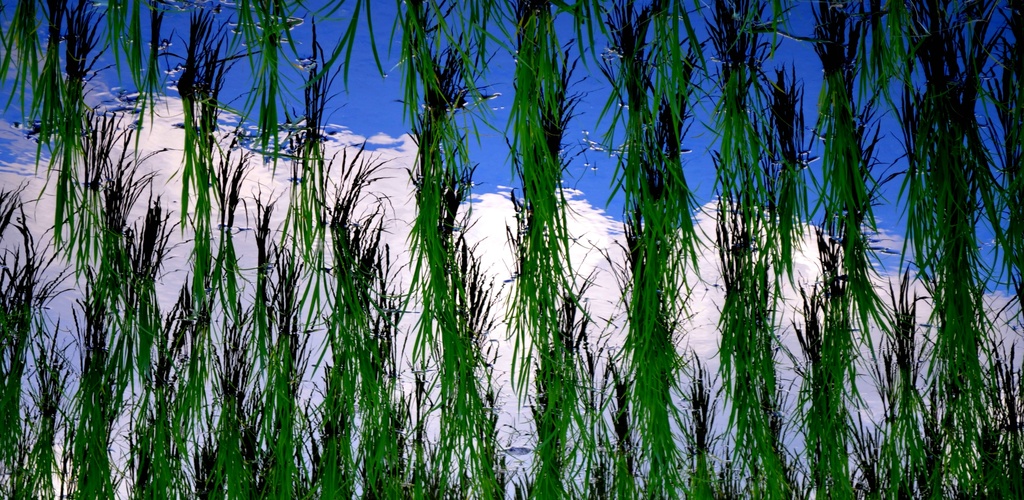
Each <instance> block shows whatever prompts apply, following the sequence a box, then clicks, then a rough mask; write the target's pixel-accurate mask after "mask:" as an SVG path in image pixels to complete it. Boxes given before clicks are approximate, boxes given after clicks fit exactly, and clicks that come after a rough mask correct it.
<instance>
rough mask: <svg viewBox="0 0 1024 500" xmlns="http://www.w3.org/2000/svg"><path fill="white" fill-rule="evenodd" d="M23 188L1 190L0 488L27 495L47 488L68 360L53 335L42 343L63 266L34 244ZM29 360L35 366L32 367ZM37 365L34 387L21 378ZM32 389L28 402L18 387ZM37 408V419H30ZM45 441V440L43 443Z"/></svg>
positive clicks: (24, 390)
mask: <svg viewBox="0 0 1024 500" xmlns="http://www.w3.org/2000/svg"><path fill="white" fill-rule="evenodd" d="M22 192H23V188H16V189H13V190H0V237H3V241H4V242H11V241H14V242H16V243H15V244H14V245H12V246H7V247H5V248H3V249H2V250H0V332H2V333H0V352H2V359H3V361H2V362H0V376H2V380H3V382H2V383H0V401H2V405H0V407H2V408H3V410H2V411H0V425H3V426H4V429H6V431H5V432H4V435H3V438H0V468H2V472H3V473H4V475H5V478H6V479H5V480H4V482H3V484H2V486H0V492H2V493H3V494H4V495H9V496H11V497H31V496H35V495H41V494H44V493H45V492H52V489H53V484H52V482H50V481H51V474H53V473H54V472H55V470H54V467H53V464H55V460H54V459H53V457H54V450H53V444H54V443H55V441H56V437H57V434H56V432H57V429H58V425H59V423H58V421H57V412H58V411H59V409H60V407H61V405H62V399H63V398H62V396H63V391H62V387H63V379H61V378H60V376H61V374H63V373H65V372H66V370H67V368H66V364H65V361H64V359H63V357H62V353H60V352H58V348H57V347H56V344H55V342H56V339H55V338H53V337H50V342H49V345H47V344H46V343H44V334H45V332H46V330H45V327H44V325H43V315H42V310H43V308H44V307H46V304H47V303H49V302H50V301H51V300H52V299H53V298H54V296H55V295H56V294H57V293H58V292H59V291H60V286H61V282H62V281H63V280H64V278H65V273H64V272H62V271H59V270H55V269H53V268H52V266H53V264H54V262H55V260H56V257H55V256H53V255H51V256H47V255H46V253H47V252H46V251H45V249H41V248H39V247H38V243H37V242H36V236H35V235H33V234H32V232H31V230H30V229H29V226H28V224H27V221H26V215H25V210H24V207H23V205H22V201H21V199H20V198H21V194H22ZM33 365H34V368H33ZM33 371H35V379H36V387H35V388H34V391H33V388H32V387H31V385H29V386H28V387H26V386H25V382H26V380H27V379H28V377H29V376H30V375H32V372H33ZM29 391H32V397H31V400H32V402H33V404H32V406H30V407H27V406H26V405H25V404H24V402H23V393H25V392H29ZM33 416H36V417H37V418H38V419H33V418H32V417H33ZM48 446H49V447H48Z"/></svg>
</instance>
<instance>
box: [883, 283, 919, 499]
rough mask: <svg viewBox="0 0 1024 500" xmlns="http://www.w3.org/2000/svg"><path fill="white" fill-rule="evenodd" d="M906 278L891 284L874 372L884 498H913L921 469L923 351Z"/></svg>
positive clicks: (914, 306)
mask: <svg viewBox="0 0 1024 500" xmlns="http://www.w3.org/2000/svg"><path fill="white" fill-rule="evenodd" d="M910 285H911V281H910V273H909V272H905V273H904V274H903V278H902V280H901V281H900V287H899V290H898V291H897V290H896V289H894V288H892V286H891V285H890V288H889V298H890V307H891V309H890V315H891V316H890V318H891V319H890V324H889V327H888V328H886V330H885V331H886V332H887V334H886V337H885V338H884V340H883V342H882V346H881V359H882V364H881V366H880V367H878V368H876V373H877V375H876V376H877V378H878V380H879V394H880V396H881V398H882V402H883V406H884V415H885V421H886V423H887V426H886V427H887V428H886V435H885V438H884V439H883V442H882V460H881V465H880V468H881V473H882V477H883V478H885V483H884V486H883V488H885V491H886V494H889V495H896V494H898V495H903V496H913V494H914V491H915V490H914V488H915V482H916V481H917V480H918V475H919V474H920V471H922V470H923V469H924V458H925V456H924V453H925V452H924V449H923V439H924V438H923V436H922V434H921V418H922V412H923V409H924V395H923V394H922V393H921V389H920V388H921V384H922V383H923V378H922V368H923V366H922V364H923V362H924V359H925V354H926V353H925V352H924V351H923V346H922V345H921V344H920V343H919V342H920V339H918V334H917V304H918V302H919V301H920V299H919V297H917V296H916V294H915V296H913V297H911V295H910V293H911V288H910Z"/></svg>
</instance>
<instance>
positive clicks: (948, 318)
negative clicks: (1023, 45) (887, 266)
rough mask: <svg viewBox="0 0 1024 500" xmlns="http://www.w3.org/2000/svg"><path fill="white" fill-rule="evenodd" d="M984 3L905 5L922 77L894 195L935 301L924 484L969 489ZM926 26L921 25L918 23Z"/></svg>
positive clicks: (979, 387)
mask: <svg viewBox="0 0 1024 500" xmlns="http://www.w3.org/2000/svg"><path fill="white" fill-rule="evenodd" d="M993 8H994V7H993V6H991V5H990V6H982V5H975V4H966V5H962V6H957V8H955V9H950V10H947V9H944V8H938V7H937V6H929V7H922V8H918V9H914V10H913V11H911V13H910V14H911V20H912V23H913V24H912V26H913V27H912V31H911V33H912V34H913V36H915V37H917V39H918V48H917V50H915V51H913V52H912V54H913V57H914V59H916V63H917V67H918V68H919V69H920V71H921V73H922V74H923V75H924V77H925V79H926V82H927V83H926V84H925V85H924V88H923V89H920V88H915V89H907V90H906V91H905V93H904V98H903V103H902V107H903V109H902V116H901V119H902V121H903V125H904V130H905V133H904V140H905V142H906V146H907V154H908V172H907V174H906V177H905V179H904V184H903V188H902V194H903V196H904V198H905V199H906V203H907V205H908V213H907V241H908V242H912V243H910V244H909V246H910V250H912V252H913V253H912V255H913V258H914V261H915V263H916V265H917V267H918V269H920V271H921V272H922V274H924V275H925V276H926V278H925V280H924V282H925V284H926V285H928V286H929V292H930V294H931V297H932V300H933V305H934V309H933V312H932V313H931V318H932V319H931V322H932V323H933V324H935V325H936V336H935V348H934V351H933V352H932V354H933V356H934V358H933V363H932V365H931V369H930V372H931V373H930V375H931V377H933V381H934V382H933V383H934V384H935V385H934V389H937V391H938V392H937V394H938V395H939V396H938V401H937V403H938V404H936V405H933V406H932V408H931V410H932V412H933V413H935V412H938V411H940V410H939V408H938V407H941V413H939V414H935V415H934V418H932V419H931V422H932V425H934V426H936V427H937V428H939V429H941V430H939V431H938V435H936V436H932V438H933V439H934V442H935V443H944V444H948V445H949V451H948V452H947V453H944V454H943V459H942V467H941V470H943V471H947V472H948V475H947V476H946V477H945V478H942V479H941V480H940V482H937V483H933V484H932V485H931V486H932V490H931V491H933V492H939V491H952V490H955V491H959V492H962V493H964V494H974V493H975V492H978V491H981V488H982V485H981V484H979V483H978V481H979V478H980V477H981V475H980V474H979V472H980V471H979V469H978V467H979V459H978V452H979V450H980V448H981V445H982V443H981V428H980V425H979V423H980V422H981V421H982V419H983V415H984V414H985V411H986V410H985V403H984V399H983V394H984V393H985V389H984V387H985V385H986V383H985V374H984V367H983V366H984V365H983V364H984V363H985V360H986V359H987V358H988V357H989V356H990V353H989V352H988V349H989V347H990V345H991V342H990V340H989V338H990V337H989V335H990V333H989V332H990V329H991V327H990V324H989V320H988V318H987V317H986V314H985V311H984V305H983V304H982V301H981V297H982V296H983V294H984V285H983V284H982V283H984V281H985V279H986V277H987V275H988V272H987V271H986V267H987V266H986V264H985V263H984V262H983V261H982V257H981V255H980V251H979V249H978V245H977V242H978V240H979V234H978V229H977V224H978V221H979V220H982V216H983V214H984V213H992V211H993V210H994V209H995V207H994V206H993V205H992V203H993V200H994V199H995V193H994V186H993V184H992V183H991V181H990V176H989V175H988V171H989V168H990V160H989V154H988V151H987V149H988V148H987V146H986V144H985V143H984V142H983V141H982V137H981V129H980V127H979V122H978V118H977V115H976V112H975V110H976V109H977V107H978V104H979V101H978V99H979V93H980V92H981V90H982V84H981V82H982V75H983V72H984V71H985V70H986V68H987V67H989V64H990V63H989V62H988V59H989V54H990V47H991V44H992V42H991V41H990V38H989V37H990V35H989V34H988V26H989V23H990V20H991V18H992V9H993ZM958 16H959V17H958ZM963 19H970V20H971V22H970V23H963V22H962V20H963ZM925 26H927V27H929V28H928V30H927V31H925V30H923V29H921V28H923V27H925ZM950 55H952V56H950ZM913 63H914V61H912V60H908V63H907V64H908V65H909V64H913ZM928 427H929V424H928V422H926V426H925V428H926V429H927V428H928ZM936 446H938V444H936ZM940 449H941V448H940ZM940 488H949V489H950V490H942V489H940Z"/></svg>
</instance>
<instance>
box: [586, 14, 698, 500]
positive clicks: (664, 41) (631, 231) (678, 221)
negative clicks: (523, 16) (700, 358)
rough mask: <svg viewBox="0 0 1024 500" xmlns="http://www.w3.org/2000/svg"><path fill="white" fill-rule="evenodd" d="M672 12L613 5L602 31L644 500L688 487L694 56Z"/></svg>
mask: <svg viewBox="0 0 1024 500" xmlns="http://www.w3.org/2000/svg"><path fill="white" fill-rule="evenodd" d="M676 7H677V6H676ZM676 7H672V6H669V5H667V4H659V3H655V4H652V5H650V6H647V7H644V8H643V9H640V10H639V11H638V10H637V9H636V7H634V6H632V5H628V4H626V3H619V4H618V5H617V6H616V7H615V8H614V9H613V11H612V12H611V13H610V14H609V15H608V17H607V20H606V22H605V24H606V26H607V30H608V32H609V34H610V38H611V42H612V47H611V50H612V51H614V53H615V54H616V57H614V58H609V59H606V60H605V61H604V62H603V65H602V72H603V73H604V74H605V76H606V77H607V78H609V80H611V83H612V85H613V88H614V89H615V92H614V93H613V95H612V99H616V100H618V101H619V104H620V105H619V106H618V107H617V109H618V111H617V113H621V114H623V115H624V121H625V129H626V143H625V146H624V148H623V149H624V154H623V155H621V157H620V162H619V165H618V166H617V171H618V172H619V174H620V175H619V177H618V178H617V179H616V183H617V185H618V188H620V189H622V190H623V192H624V195H625V202H626V210H627V213H626V214H625V215H626V217H625V219H626V222H625V224H624V225H625V234H626V248H625V250H626V253H627V263H628V272H627V273H626V276H624V277H623V278H622V280H623V292H624V295H625V296H626V297H627V299H626V300H627V303H628V305H627V318H628V321H629V327H628V328H629V330H628V333H627V336H626V341H625V344H624V347H625V349H626V352H627V353H628V355H629V356H630V358H631V364H630V366H629V370H630V371H631V372H632V373H633V374H634V377H635V378H634V380H633V383H634V385H633V387H632V391H631V398H632V404H633V407H634V410H635V417H636V425H637V427H638V430H639V432H638V434H639V439H640V443H639V446H640V447H641V450H642V453H641V454H642V456H643V459H644V460H645V461H646V462H647V463H648V464H649V467H650V470H649V471H648V473H647V477H646V484H645V487H646V490H645V495H650V496H652V497H663V496H674V495H678V494H679V493H680V491H681V490H682V488H683V485H684V482H685V481H684V479H683V477H682V475H681V470H680V468H679V467H678V466H677V465H676V464H678V463H679V462H680V461H681V460H682V456H681V450H680V448H679V444H680V443H679V441H678V440H676V439H675V438H674V436H673V434H674V431H673V428H672V425H673V422H675V421H678V419H679V415H678V414H677V413H676V410H675V404H674V402H673V401H672V397H673V393H674V392H675V391H678V389H679V387H678V386H677V384H676V383H675V381H678V380H679V378H680V377H679V375H680V367H681V362H682V360H681V357H680V356H679V355H678V353H677V352H676V350H675V345H676V342H677V340H678V338H679V331H678V320H677V318H679V317H680V316H681V315H683V314H685V307H686V306H685V303H686V301H687V294H688V290H687V286H686V284H685V276H686V273H685V268H684V266H685V264H686V263H687V262H693V261H694V260H695V256H696V248H695V243H694V242H695V235H694V231H693V225H692V223H691V220H690V213H691V211H692V208H693V193H692V192H691V191H690V188H689V186H688V185H687V182H686V178H685V176H684V175H683V166H682V159H681V155H682V153H683V147H682V144H683V140H684V137H685V134H686V131H687V129H688V124H687V120H688V119H689V118H690V117H689V113H690V111H689V110H690V105H691V99H692V96H693V94H694V91H695V89H696V82H695V79H694V71H695V69H696V65H697V58H696V56H695V55H694V52H693V47H691V50H690V51H688V52H686V53H683V52H682V51H681V50H680V49H678V45H679V44H680V42H681V40H680V38H681V37H680V34H679V32H678V28H677V27H676V26H674V25H675V23H673V22H671V21H670V19H678V18H679V16H686V15H687V14H686V13H685V11H678V10H676ZM649 33H651V35H649ZM698 49H699V47H698ZM611 106H612V103H611V102H609V104H608V105H607V106H606V107H611ZM626 109H628V111H624V110H626ZM652 124H653V125H654V126H652Z"/></svg>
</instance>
